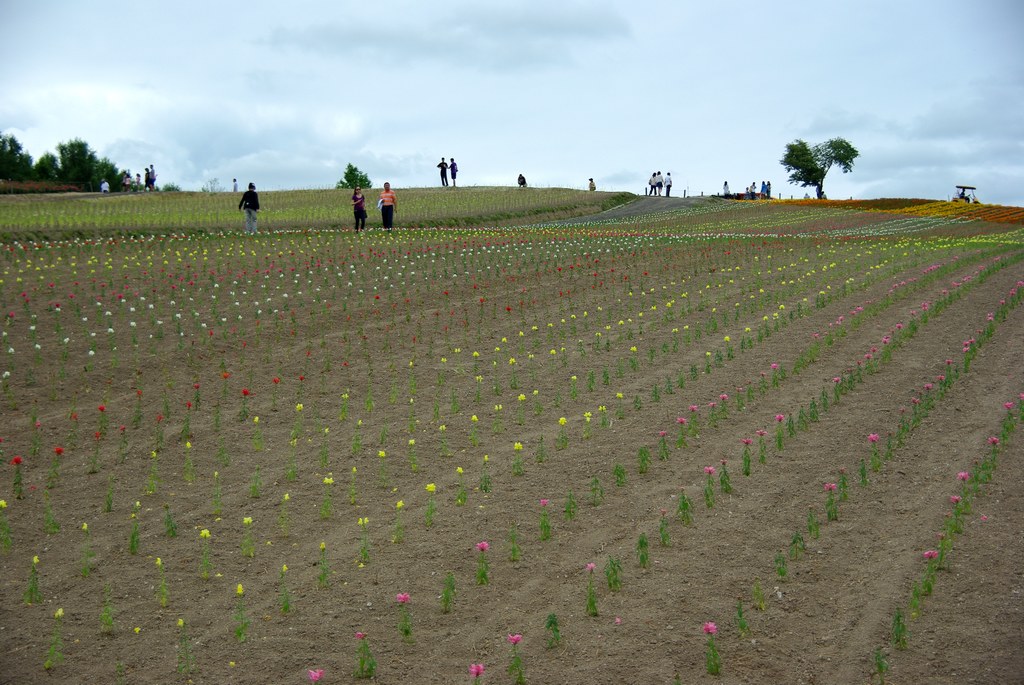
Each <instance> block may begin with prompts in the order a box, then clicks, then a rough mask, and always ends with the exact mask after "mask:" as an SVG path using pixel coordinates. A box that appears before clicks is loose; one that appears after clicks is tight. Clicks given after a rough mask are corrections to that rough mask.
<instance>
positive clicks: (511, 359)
mask: <svg viewBox="0 0 1024 685" xmlns="http://www.w3.org/2000/svg"><path fill="white" fill-rule="evenodd" d="M515 363H516V358H515V357H509V358H508V365H509V366H512V365H513V364H515Z"/></svg>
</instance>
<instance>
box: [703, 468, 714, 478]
mask: <svg viewBox="0 0 1024 685" xmlns="http://www.w3.org/2000/svg"><path fill="white" fill-rule="evenodd" d="M704 473H706V474H708V475H709V476H713V475H715V467H714V466H705V467H704Z"/></svg>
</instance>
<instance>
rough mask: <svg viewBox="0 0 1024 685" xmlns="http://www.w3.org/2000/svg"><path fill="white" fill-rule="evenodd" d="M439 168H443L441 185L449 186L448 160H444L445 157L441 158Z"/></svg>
mask: <svg viewBox="0 0 1024 685" xmlns="http://www.w3.org/2000/svg"><path fill="white" fill-rule="evenodd" d="M437 168H438V169H440V170H441V185H442V186H443V187H445V188H447V187H448V162H446V161H444V157H442V158H441V163H440V164H438V165H437Z"/></svg>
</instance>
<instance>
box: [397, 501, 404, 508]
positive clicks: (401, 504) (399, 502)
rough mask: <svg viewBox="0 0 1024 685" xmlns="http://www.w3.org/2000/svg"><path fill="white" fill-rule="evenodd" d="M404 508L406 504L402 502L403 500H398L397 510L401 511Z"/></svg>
mask: <svg viewBox="0 0 1024 685" xmlns="http://www.w3.org/2000/svg"><path fill="white" fill-rule="evenodd" d="M404 506H405V502H404V501H402V500H398V501H397V502H395V509H401V508H402V507H404Z"/></svg>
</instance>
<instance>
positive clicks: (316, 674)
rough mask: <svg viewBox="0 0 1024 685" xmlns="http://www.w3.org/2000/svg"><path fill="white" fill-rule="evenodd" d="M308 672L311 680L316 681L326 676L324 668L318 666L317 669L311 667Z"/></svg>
mask: <svg viewBox="0 0 1024 685" xmlns="http://www.w3.org/2000/svg"><path fill="white" fill-rule="evenodd" d="M306 672H307V673H308V674H309V679H310V681H311V682H314V683H315V682H316V681H318V680H320V679H321V678H323V677H324V669H322V668H318V669H316V670H315V671H314V670H312V669H310V670H308V671H306Z"/></svg>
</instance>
